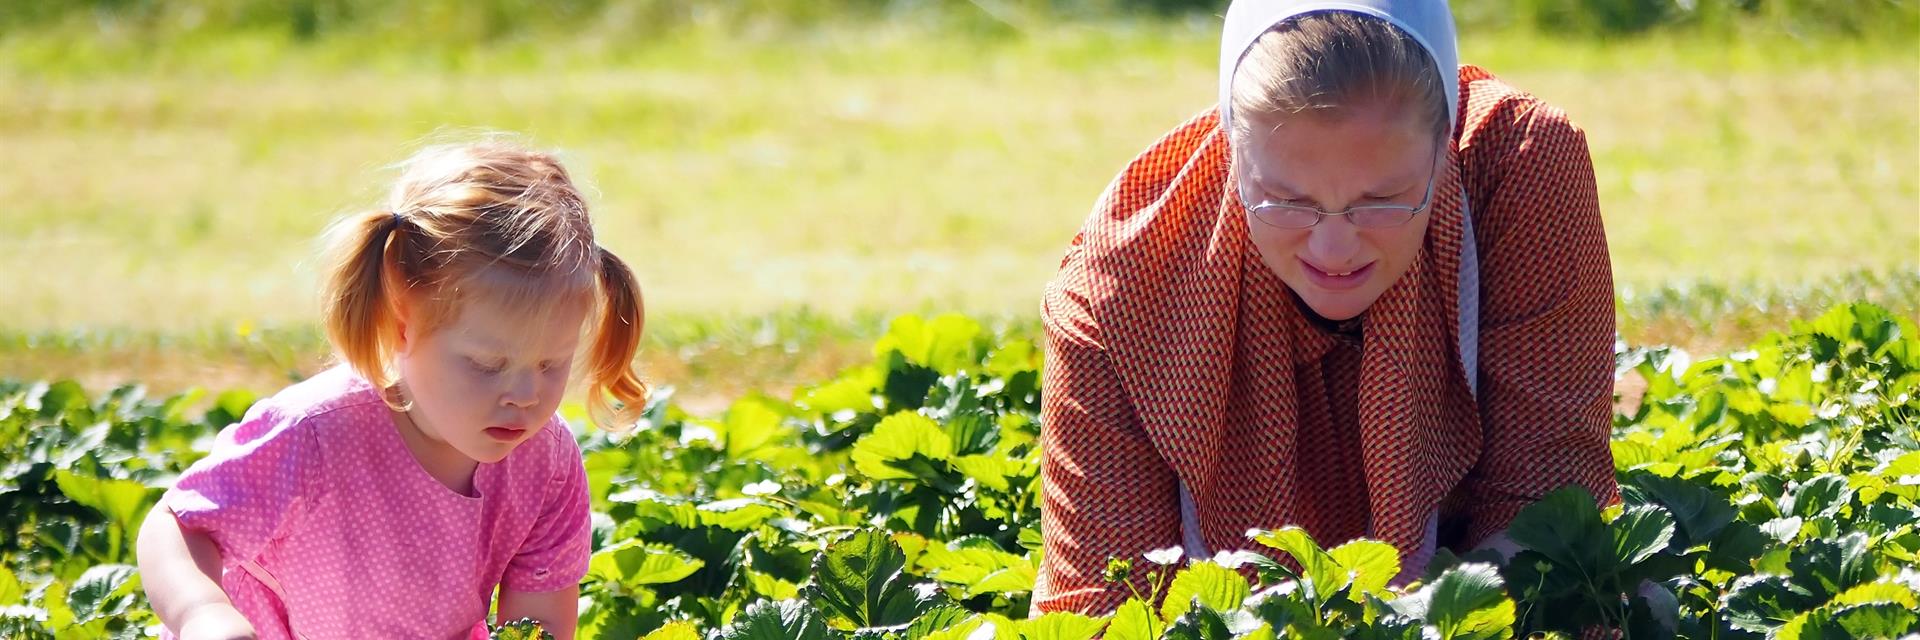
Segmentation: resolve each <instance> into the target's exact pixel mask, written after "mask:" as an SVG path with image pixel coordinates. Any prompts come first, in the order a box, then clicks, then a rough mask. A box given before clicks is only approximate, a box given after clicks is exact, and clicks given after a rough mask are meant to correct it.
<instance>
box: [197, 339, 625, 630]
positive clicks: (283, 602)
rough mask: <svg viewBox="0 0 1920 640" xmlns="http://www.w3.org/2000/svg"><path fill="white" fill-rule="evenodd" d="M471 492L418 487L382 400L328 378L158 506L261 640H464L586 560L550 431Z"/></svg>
mask: <svg viewBox="0 0 1920 640" xmlns="http://www.w3.org/2000/svg"><path fill="white" fill-rule="evenodd" d="M473 486H474V494H475V495H473V496H466V495H461V494H459V493H455V492H454V491H453V490H451V489H448V488H447V487H446V486H445V485H442V484H441V483H440V482H439V481H438V480H435V479H434V478H433V477H432V476H430V475H428V474H427V472H426V470H425V469H423V468H422V467H421V466H420V464H419V462H417V461H416V460H415V459H414V457H413V455H412V454H411V453H409V452H408V451H407V448H406V445H405V444H404V443H403V442H402V441H401V439H400V434H399V432H398V431H397V430H396V427H395V425H394V421H393V419H392V417H391V414H390V413H389V412H388V410H387V407H386V405H385V404H384V403H383V402H382V401H381V399H380V396H379V394H378V392H377V390H375V389H374V388H373V386H372V385H371V384H369V383H367V381H366V380H365V379H363V378H361V377H360V376H359V375H357V374H355V373H354V372H353V371H352V369H349V368H347V367H336V368H334V369H331V370H328V371H326V372H325V373H322V374H320V375H317V376H314V377H313V378H311V379H308V380H306V381H304V382H301V383H299V384H295V385H293V386H291V387H288V388H286V389H285V390H283V391H281V392H280V393H278V394H276V395H274V396H273V397H271V398H268V399H266V400H263V401H261V402H259V403H258V404H255V405H254V406H253V408H252V409H250V410H249V411H247V415H246V417H245V419H243V420H241V421H240V422H238V423H235V424H233V425H230V426H228V427H227V428H226V429H224V430H222V431H221V432H220V435H219V437H218V439H217V440H216V441H215V443H214V448H213V452H212V454H211V455H209V456H208V457H207V458H205V459H203V460H201V461H200V462H198V463H196V464H194V465H193V467H192V468H190V469H188V470H187V472H186V473H185V474H183V475H181V476H180V479H179V481H178V482H177V483H175V485H174V487H173V488H172V489H171V490H169V491H167V493H166V495H165V496H164V497H162V498H161V503H162V504H164V505H166V506H167V507H168V508H169V509H171V510H172V511H173V512H174V514H175V516H176V517H177V518H178V519H179V520H180V524H181V526H182V527H183V528H186V529H192V530H199V531H204V532H206V533H207V534H208V535H209V536H210V537H212V538H213V540H214V542H215V543H217V544H218V545H219V546H220V551H221V556H222V558H223V563H224V565H225V571H224V576H223V578H222V586H223V587H224V588H225V590H226V592H227V595H228V597H230V598H232V600H233V603H234V605H235V606H236V607H237V608H239V610H240V612H241V613H242V614H245V615H246V617H247V619H248V620H250V621H252V622H253V625H254V628H255V630H256V631H257V632H258V633H259V637H260V638H261V640H277V639H283V638H286V639H291V638H302V639H315V640H318V639H320V638H347V637H356V638H469V637H474V634H475V633H478V634H479V637H485V627H484V626H482V625H483V623H484V621H485V619H486V615H487V611H488V605H489V603H490V598H491V597H492V595H493V592H494V588H495V587H496V586H504V587H506V588H509V589H513V590H515V591H523V592H541V591H552V590H555V589H561V588H565V587H570V586H574V585H577V584H579V582H580V579H581V578H582V577H583V576H584V575H585V574H586V570H587V561H588V557H589V556H590V555H591V523H590V521H589V515H590V512H589V508H590V507H589V502H588V497H587V488H586V472H585V469H584V468H583V466H582V463H581V458H580V450H579V447H578V446H577V445H576V444H575V443H574V440H573V434H572V432H571V431H570V430H569V429H568V428H567V424H566V422H565V421H563V420H561V419H560V417H559V416H554V418H553V419H552V420H549V421H548V422H547V424H546V426H545V427H544V428H542V429H541V432H540V433H539V434H538V435H537V436H535V437H534V438H532V439H530V440H528V441H527V442H525V443H524V444H521V445H520V446H519V448H517V449H515V450H514V451H513V452H512V453H511V454H508V455H507V457H506V458H505V459H503V460H501V461H500V462H497V463H493V464H481V465H479V467H478V468H477V469H476V470H475V471H474V478H473ZM161 635H162V637H167V638H171V637H173V636H172V634H170V633H165V632H163V633H162V634H161Z"/></svg>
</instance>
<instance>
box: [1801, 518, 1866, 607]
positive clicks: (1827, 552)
mask: <svg viewBox="0 0 1920 640" xmlns="http://www.w3.org/2000/svg"><path fill="white" fill-rule="evenodd" d="M1787 567H1788V569H1789V571H1790V573H1792V575H1793V577H1794V580H1795V581H1796V582H1798V583H1801V584H1806V585H1807V586H1808V587H1809V588H1811V587H1813V586H1818V587H1820V588H1821V591H1817V592H1815V593H1819V594H1823V595H1838V594H1840V593H1842V592H1845V591H1846V590H1848V589H1850V588H1852V587H1854V586H1855V585H1858V584H1862V583H1865V582H1867V581H1869V580H1872V579H1873V577H1874V562H1873V556H1872V554H1871V553H1870V552H1869V550H1868V549H1867V534H1865V533H1861V532H1858V531H1856V532H1853V533H1850V534H1847V535H1845V536H1841V537H1839V538H1836V539H1817V540H1809V541H1807V543H1806V544H1805V545H1803V546H1802V547H1801V548H1800V549H1799V550H1797V551H1796V552H1795V553H1794V554H1793V557H1792V558H1791V559H1789V560H1788V561H1787Z"/></svg>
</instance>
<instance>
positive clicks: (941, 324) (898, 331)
mask: <svg viewBox="0 0 1920 640" xmlns="http://www.w3.org/2000/svg"><path fill="white" fill-rule="evenodd" d="M986 337H987V336H986V330H985V329H984V328H982V327H981V326H980V323H979V322H977V321H975V320H973V319H972V318H968V317H966V316H963V315H960V314H951V313H950V314H944V315H941V316H938V317H935V318H934V319H933V320H932V321H927V320H923V319H921V318H920V317H919V316H915V315H903V316H899V317H896V318H894V319H893V321H892V322H891V323H888V325H887V333H886V335H883V336H881V337H880V339H879V340H878V341H876V342H875V343H874V345H873V354H874V355H875V356H877V357H882V356H885V355H886V354H887V352H889V351H898V352H900V354H901V355H903V356H906V359H907V361H908V362H912V363H914V364H918V365H921V366H924V367H928V368H931V369H933V370H934V371H937V372H939V373H940V375H953V374H955V373H958V372H959V371H961V370H963V369H968V368H972V367H974V366H976V365H978V364H980V360H981V358H983V357H984V356H985V355H986Z"/></svg>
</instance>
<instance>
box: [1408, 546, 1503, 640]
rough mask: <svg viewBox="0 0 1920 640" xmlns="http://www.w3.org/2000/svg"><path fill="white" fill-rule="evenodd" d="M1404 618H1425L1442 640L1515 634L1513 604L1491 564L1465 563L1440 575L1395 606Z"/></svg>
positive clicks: (1480, 638)
mask: <svg viewBox="0 0 1920 640" xmlns="http://www.w3.org/2000/svg"><path fill="white" fill-rule="evenodd" d="M1392 606H1393V608H1394V609H1395V610H1396V611H1397V612H1399V613H1400V614H1401V615H1405V616H1410V617H1414V618H1424V619H1425V620H1426V621H1427V624H1428V625H1430V626H1431V627H1433V629H1434V630H1435V631H1436V632H1437V633H1438V634H1439V637H1440V638H1441V639H1442V640H1449V639H1453V638H1462V639H1471V640H1483V639H1486V638H1501V637H1506V636H1508V635H1511V634H1512V633H1513V623H1514V606H1513V600H1511V599H1509V598H1507V590H1506V586H1505V583H1503V582H1502V581H1501V580H1500V571H1499V569H1497V568H1495V567H1494V566H1493V565H1490V564H1483V563H1477V562H1472V563H1466V564H1462V565H1460V566H1457V567H1454V568H1452V569H1449V570H1447V571H1446V572H1445V573H1442V574H1440V577H1439V578H1436V579H1435V580H1434V581H1433V582H1432V583H1431V584H1428V585H1426V586H1424V587H1421V588H1420V590H1419V591H1416V592H1414V593H1412V594H1408V595H1407V596H1405V597H1402V598H1400V599H1398V600H1394V601H1393V602H1392Z"/></svg>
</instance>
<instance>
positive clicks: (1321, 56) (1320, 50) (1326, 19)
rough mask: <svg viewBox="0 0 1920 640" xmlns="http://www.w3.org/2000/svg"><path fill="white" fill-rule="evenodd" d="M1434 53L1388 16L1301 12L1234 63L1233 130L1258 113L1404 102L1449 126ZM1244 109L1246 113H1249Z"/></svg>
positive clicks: (1441, 129) (1424, 118)
mask: <svg viewBox="0 0 1920 640" xmlns="http://www.w3.org/2000/svg"><path fill="white" fill-rule="evenodd" d="M1453 81H1454V79H1453V78H1441V77H1440V75H1439V74H1438V73H1437V72H1436V67H1435V66H1434V62H1433V56H1431V55H1429V54H1428V53H1427V50H1426V49H1425V48H1423V47H1421V46H1420V43H1419V42H1418V41H1416V40H1414V39H1413V38H1412V37H1411V36H1408V35H1407V34H1406V33H1405V32H1402V31H1401V30H1400V29H1399V28H1398V27H1395V26H1393V25H1392V24H1391V23H1388V22H1387V21H1385V20H1381V19H1379V18H1374V17H1372V16H1366V15H1361V14H1358V13H1353V12H1349V11H1324V12H1315V13H1307V14H1302V15H1300V16H1298V17H1295V18H1293V19H1290V20H1286V21H1283V22H1281V23H1280V24H1278V25H1275V26H1274V27H1273V29H1272V30H1269V31H1267V32H1266V33H1265V34H1262V35H1261V36H1260V38H1259V39H1258V40H1255V41H1254V43H1253V46H1252V47H1251V48H1249V49H1248V50H1247V55H1246V57H1245V58H1242V59H1241V61H1240V66H1239V67H1238V68H1236V69H1234V76H1233V94H1232V97H1231V100H1232V103H1233V113H1234V116H1235V117H1234V118H1233V129H1234V130H1233V131H1232V132H1230V133H1232V134H1233V135H1234V136H1235V137H1236V138H1238V139H1243V140H1244V139H1245V138H1246V136H1248V135H1250V134H1251V133H1252V130H1251V126H1252V123H1251V122H1250V121H1251V120H1252V119H1253V116H1256V115H1258V116H1268V117H1271V116H1276V115H1278V116H1292V115H1297V114H1301V113H1314V114H1321V115H1334V116H1338V114H1339V113H1340V112H1341V110H1343V109H1348V108H1353V107H1360V106H1368V105H1373V106H1385V107H1392V108H1395V109H1398V110H1399V111H1400V112H1401V113H1402V114H1403V116H1404V117H1407V118H1410V119H1412V121H1413V122H1414V123H1416V124H1419V125H1421V126H1424V127H1428V128H1430V129H1431V130H1432V131H1433V133H1434V135H1435V136H1436V137H1444V136H1446V135H1447V134H1448V133H1449V132H1448V131H1447V93H1446V87H1444V86H1442V85H1441V84H1440V83H1441V82H1453ZM1241 114H1245V116H1246V117H1242V115H1241Z"/></svg>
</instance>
